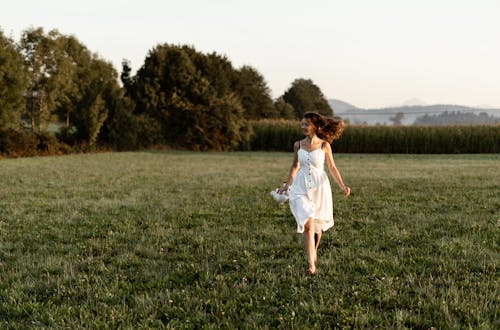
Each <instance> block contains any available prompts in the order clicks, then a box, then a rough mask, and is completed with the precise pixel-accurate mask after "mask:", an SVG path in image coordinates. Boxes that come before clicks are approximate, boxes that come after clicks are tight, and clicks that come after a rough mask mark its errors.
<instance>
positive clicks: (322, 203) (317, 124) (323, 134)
mask: <svg viewBox="0 0 500 330" xmlns="http://www.w3.org/2000/svg"><path fill="white" fill-rule="evenodd" d="M300 127H301V129H302V132H303V133H304V135H305V138H304V139H302V140H300V141H297V142H295V144H294V146H293V149H294V159H293V163H292V167H291V168H290V173H289V175H288V179H287V181H286V183H285V184H284V185H283V187H281V188H280V189H279V190H278V193H283V192H285V191H288V189H289V188H290V190H289V203H290V210H291V211H292V214H293V216H294V217H295V220H296V221H297V232H298V233H303V234H304V246H305V249H306V253H307V260H308V263H309V268H308V269H307V273H308V274H310V275H314V274H315V273H316V261H317V251H318V246H319V242H320V240H321V234H322V232H324V231H326V230H328V229H329V228H331V227H333V201H332V190H331V187H330V181H329V179H328V176H327V174H326V172H325V171H324V164H325V160H326V164H327V167H328V170H329V172H330V174H331V175H332V177H333V178H334V180H335V182H336V183H337V184H338V185H339V187H340V189H342V191H343V192H344V195H345V196H346V197H348V196H349V194H350V193H351V189H350V188H349V187H347V186H346V185H345V184H344V182H343V181H342V177H341V176H340V172H339V171H338V169H337V167H336V166H335V162H334V161H333V155H332V148H331V146H330V143H332V141H333V140H335V139H338V138H339V137H340V135H341V134H342V131H343V129H344V122H343V121H342V120H337V119H331V118H328V117H325V116H322V115H320V114H317V113H314V112H307V113H306V114H304V118H303V119H302V121H301V123H300Z"/></svg>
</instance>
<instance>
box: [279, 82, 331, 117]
mask: <svg viewBox="0 0 500 330" xmlns="http://www.w3.org/2000/svg"><path fill="white" fill-rule="evenodd" d="M283 100H284V101H285V102H287V103H288V104H290V105H292V106H293V109H294V111H295V116H296V118H297V119H300V118H302V117H303V115H304V113H306V112H308V111H315V112H318V113H320V114H323V115H327V116H332V115H333V110H332V108H331V107H330V106H329V105H328V101H327V100H326V98H325V96H324V95H323V92H321V89H320V88H319V87H318V86H317V85H315V84H314V83H313V81H312V80H310V79H296V80H295V81H294V82H293V83H292V86H291V87H290V88H289V89H288V90H287V91H286V92H285V94H283Z"/></svg>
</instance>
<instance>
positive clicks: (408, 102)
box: [392, 98, 426, 108]
mask: <svg viewBox="0 0 500 330" xmlns="http://www.w3.org/2000/svg"><path fill="white" fill-rule="evenodd" d="M414 105H422V106H424V105H426V104H425V102H424V101H422V100H419V99H416V98H413V99H409V100H406V101H404V102H403V103H401V104H397V105H393V106H392V107H396V108H397V107H410V106H414Z"/></svg>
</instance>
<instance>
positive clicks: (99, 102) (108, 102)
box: [71, 54, 128, 145]
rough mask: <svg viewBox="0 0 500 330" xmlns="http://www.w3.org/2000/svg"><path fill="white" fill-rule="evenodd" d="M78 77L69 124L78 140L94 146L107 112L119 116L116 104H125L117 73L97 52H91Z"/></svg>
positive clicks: (118, 105) (107, 114)
mask: <svg viewBox="0 0 500 330" xmlns="http://www.w3.org/2000/svg"><path fill="white" fill-rule="evenodd" d="M79 78H80V80H79V81H78V83H79V89H80V94H81V98H80V99H79V101H78V102H77V103H76V104H75V107H76V109H77V110H76V111H75V112H74V114H73V120H72V121H71V125H72V126H74V127H75V128H76V133H75V135H76V136H77V137H78V138H79V139H81V140H84V141H86V142H87V143H88V144H89V145H94V144H96V142H97V141H98V136H99V133H100V131H101V129H102V128H103V126H104V124H105V121H106V120H107V119H108V117H109V115H110V113H112V114H113V115H119V114H120V110H121V109H120V107H123V106H128V105H127V104H126V103H125V102H126V101H124V100H123V98H124V95H123V93H124V91H123V90H122V88H121V87H120V86H119V85H118V72H117V71H116V70H115V69H114V67H113V65H112V64H111V63H109V62H107V61H104V60H102V59H100V58H99V57H98V56H97V55H95V54H93V55H92V57H91V58H90V62H89V64H88V66H86V67H85V68H83V69H82V72H81V74H80V76H79ZM115 119H116V118H115ZM108 128H109V127H108ZM123 129H126V128H125V127H123Z"/></svg>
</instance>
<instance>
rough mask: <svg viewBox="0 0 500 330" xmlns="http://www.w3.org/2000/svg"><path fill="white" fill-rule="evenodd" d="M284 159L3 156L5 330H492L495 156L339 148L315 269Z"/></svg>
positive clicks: (287, 157)
mask: <svg viewBox="0 0 500 330" xmlns="http://www.w3.org/2000/svg"><path fill="white" fill-rule="evenodd" d="M291 157H292V155H291V154H290V153H251V152H248V153H193V152H174V151H167V152H131V153H102V154H88V155H71V156H61V157H41V158H23V159H3V160H0V183H1V187H0V328H2V329H16V328H18V329H25V328H45V327H46V328H57V329H78V328H124V329H139V328H172V329H179V328H227V329H235V328H249V329H251V328H283V329H291V328H298V329H303V328H321V329H325V328H374V327H378V328H413V329H428V328H431V327H434V328H457V329H458V328H473V329H477V328H483V329H490V328H499V327H500V322H499V320H500V312H499V309H500V308H499V270H498V267H499V260H500V253H499V240H500V233H499V225H500V216H499V215H500V213H499V209H500V155H432V156H431V155H349V154H338V155H335V159H336V163H337V166H338V167H339V169H340V170H341V173H342V175H343V177H344V180H345V182H346V183H347V184H348V185H350V186H351V188H352V196H351V197H350V198H349V199H345V198H343V196H342V193H341V191H340V190H339V189H338V187H337V186H336V185H333V181H332V185H333V187H334V204H335V210H334V217H335V221H336V225H335V227H334V229H332V230H330V231H328V232H326V233H325V234H324V235H323V240H322V243H321V246H320V250H319V260H318V265H317V267H318V274H317V275H316V276H314V277H309V276H306V275H305V270H306V266H307V263H306V258H305V253H304V251H303V246H302V236H301V235H299V234H296V233H295V229H296V225H295V221H294V219H293V217H292V216H291V214H290V211H289V209H288V205H287V204H285V205H282V206H280V205H278V204H276V203H275V202H274V201H273V200H272V199H271V197H270V196H269V191H270V190H271V189H273V188H276V187H277V186H279V185H280V184H281V183H282V182H283V181H284V180H285V179H286V176H287V173H288V169H289V167H290V165H291V160H292V159H291Z"/></svg>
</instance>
